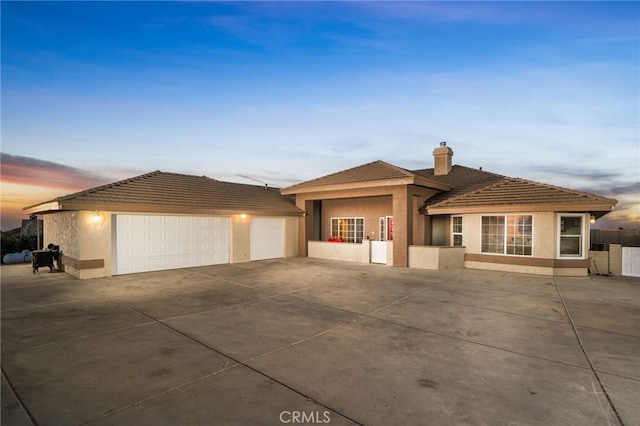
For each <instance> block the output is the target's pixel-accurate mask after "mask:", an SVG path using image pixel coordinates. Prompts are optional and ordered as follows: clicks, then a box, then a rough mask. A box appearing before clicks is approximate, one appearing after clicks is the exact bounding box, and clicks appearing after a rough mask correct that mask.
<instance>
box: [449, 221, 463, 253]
mask: <svg viewBox="0 0 640 426" xmlns="http://www.w3.org/2000/svg"><path fill="white" fill-rule="evenodd" d="M451 228H452V230H451V231H452V232H451V234H452V238H451V240H452V242H453V245H454V246H461V245H462V216H453V217H452V218H451Z"/></svg>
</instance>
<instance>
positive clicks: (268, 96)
mask: <svg viewBox="0 0 640 426" xmlns="http://www.w3.org/2000/svg"><path fill="white" fill-rule="evenodd" d="M1 8H2V83H1V84H2V154H3V158H2V164H3V170H2V181H3V189H2V197H3V217H2V229H3V230H5V229H7V228H10V226H12V225H13V224H14V223H16V222H15V221H16V219H17V217H16V213H15V211H10V210H9V209H8V207H7V206H9V205H13V204H11V203H14V204H16V205H17V204H20V203H22V204H20V205H21V206H26V205H30V204H33V203H36V202H40V201H46V200H48V199H51V198H53V197H56V196H59V195H64V194H67V193H70V192H74V191H76V190H79V189H84V188H88V187H91V186H95V185H97V184H100V183H105V182H109V181H114V180H119V179H122V178H127V177H131V176H134V175H137V174H142V173H146V172H149V171H152V170H158V169H159V170H163V171H171V172H180V173H189V174H196V175H208V176H210V177H213V178H217V179H221V180H228V181H236V182H244V183H257V184H261V183H269V184H270V185H273V186H287V185H290V184H293V183H296V182H299V181H301V180H306V179H310V178H314V177H318V176H321V175H324V174H327V173H332V172H335V171H338V170H342V169H345V168H348V167H353V166H356V165H359V164H363V163H366V162H369V161H373V160H376V159H381V160H384V161H387V162H389V163H392V164H395V165H398V166H400V167H405V168H408V169H418V168H427V167H432V163H433V160H432V155H431V152H432V150H433V149H434V148H435V147H437V146H438V144H439V142H440V141H443V140H444V141H447V142H448V145H449V146H451V147H452V149H453V150H454V153H455V154H454V163H455V164H462V165H466V166H471V167H479V166H482V167H483V168H484V169H485V170H489V171H493V172H496V173H501V174H506V175H510V176H518V177H523V178H527V179H532V180H536V181H541V182H547V183H551V184H556V185H560V186H566V187H570V188H575V189H580V190H586V191H589V192H594V193H599V194H602V195H606V196H611V197H614V198H617V199H618V200H619V201H620V205H619V207H618V211H617V212H616V214H615V215H610V216H611V217H612V219H616V220H617V222H616V223H615V225H616V226H617V225H618V224H621V226H622V225H624V226H626V227H631V226H635V227H637V226H638V223H639V222H640V206H639V205H638V203H639V199H640V179H639V177H640V175H639V173H640V172H639V169H640V123H639V117H640V106H639V104H640V58H639V52H640V37H639V30H638V28H639V26H640V5H639V3H637V2H351V3H341V2H324V3H312V2H304V3H291V2H262V3H252V2H232V3H221V2H206V3H198V2H135V3H134V2H6V1H3V2H2V3H1ZM43 173H44V174H43ZM38 176H46V179H38ZM31 178H35V179H31ZM34 180H40V181H42V180H46V182H40V183H35V184H34V182H33V181H34ZM29 186H30V187H31V188H27V187H29ZM34 187H38V188H39V191H40V192H38V191H36V190H35V188H34ZM611 224H612V225H613V222H611Z"/></svg>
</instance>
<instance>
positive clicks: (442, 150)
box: [433, 142, 453, 176]
mask: <svg viewBox="0 0 640 426" xmlns="http://www.w3.org/2000/svg"><path fill="white" fill-rule="evenodd" d="M451 157H453V150H452V149H451V148H449V147H448V146H447V143H446V142H440V147H439V148H436V149H434V150H433V174H434V175H436V176H440V175H448V174H449V172H450V171H451Z"/></svg>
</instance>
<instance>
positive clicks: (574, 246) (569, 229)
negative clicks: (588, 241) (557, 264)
mask: <svg viewBox="0 0 640 426" xmlns="http://www.w3.org/2000/svg"><path fill="white" fill-rule="evenodd" d="M583 219H584V218H583V216H582V215H561V216H560V232H559V234H560V250H559V253H560V256H561V257H582V239H583V236H582V234H583V228H584V226H583V223H582V222H583Z"/></svg>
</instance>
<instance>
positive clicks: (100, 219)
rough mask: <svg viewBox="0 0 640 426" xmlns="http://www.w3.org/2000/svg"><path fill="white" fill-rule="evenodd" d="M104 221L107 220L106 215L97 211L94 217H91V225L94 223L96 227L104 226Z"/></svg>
mask: <svg viewBox="0 0 640 426" xmlns="http://www.w3.org/2000/svg"><path fill="white" fill-rule="evenodd" d="M104 219H105V217H104V213H102V212H100V211H98V210H96V211H95V212H94V213H93V216H91V223H93V224H94V225H100V224H102V222H104Z"/></svg>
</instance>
